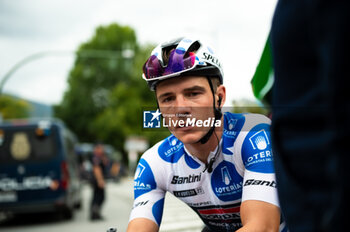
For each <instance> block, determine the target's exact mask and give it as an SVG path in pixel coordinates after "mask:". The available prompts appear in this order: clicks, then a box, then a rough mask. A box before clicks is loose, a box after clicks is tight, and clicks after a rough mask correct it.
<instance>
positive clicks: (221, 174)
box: [211, 161, 243, 201]
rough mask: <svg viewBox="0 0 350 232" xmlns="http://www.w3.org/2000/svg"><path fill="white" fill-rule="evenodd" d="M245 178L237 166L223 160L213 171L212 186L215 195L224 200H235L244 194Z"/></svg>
mask: <svg viewBox="0 0 350 232" xmlns="http://www.w3.org/2000/svg"><path fill="white" fill-rule="evenodd" d="M242 181H243V178H242V177H241V176H240V175H239V174H238V172H237V171H236V168H235V166H234V165H233V164H232V163H230V162H227V161H222V162H221V163H220V164H219V165H218V166H217V167H216V168H215V170H214V171H213V174H212V176H211V186H212V189H213V192H214V193H215V195H216V196H217V197H218V198H219V199H220V200H222V201H233V200H236V199H240V198H241V196H242Z"/></svg>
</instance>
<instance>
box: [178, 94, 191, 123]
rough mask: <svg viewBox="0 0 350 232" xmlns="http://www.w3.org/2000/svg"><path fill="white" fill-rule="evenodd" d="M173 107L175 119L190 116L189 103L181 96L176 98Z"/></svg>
mask: <svg viewBox="0 0 350 232" xmlns="http://www.w3.org/2000/svg"><path fill="white" fill-rule="evenodd" d="M174 107H175V109H174V110H175V114H176V117H178V118H184V117H189V116H190V114H191V105H190V102H189V101H188V100H187V99H186V97H184V96H183V95H180V96H178V97H177V98H176V100H175V105H174Z"/></svg>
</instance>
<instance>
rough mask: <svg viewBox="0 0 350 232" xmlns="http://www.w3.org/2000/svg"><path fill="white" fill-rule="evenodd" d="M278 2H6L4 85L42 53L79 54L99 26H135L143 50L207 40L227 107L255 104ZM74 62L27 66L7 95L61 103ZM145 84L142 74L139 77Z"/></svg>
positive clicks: (2, 18) (0, 11) (0, 56)
mask: <svg viewBox="0 0 350 232" xmlns="http://www.w3.org/2000/svg"><path fill="white" fill-rule="evenodd" d="M275 5H276V0H217V1H213V0H177V1H166V0H148V1H142V0H127V1H121V0H49V1H48V0H0V51H1V52H0V80H1V79H2V78H3V76H4V75H5V74H6V73H7V72H8V71H9V70H10V69H11V68H12V67H13V66H14V65H15V64H16V63H18V62H19V61H21V60H22V59H24V58H26V57H28V56H30V55H33V54H35V53H38V52H43V51H74V50H76V49H77V47H78V46H79V44H81V43H82V42H85V41H87V40H88V39H89V38H90V37H91V36H92V35H93V33H94V30H95V28H96V27H97V26H99V25H108V24H110V23H113V22H117V23H119V24H122V25H129V26H131V27H132V28H133V29H134V30H135V31H136V34H137V38H138V40H139V42H140V43H141V44H145V43H147V42H151V43H155V44H157V43H160V42H163V41H165V40H168V39H171V38H174V37H179V36H183V35H190V36H196V37H199V38H203V39H205V40H206V41H209V43H210V44H211V45H212V47H214V48H215V50H216V53H217V54H218V56H219V57H220V59H221V63H222V64H223V67H224V72H225V77H224V84H225V85H226V88H227V97H228V99H227V101H226V104H225V105H226V106H230V104H231V102H232V100H234V99H240V98H250V99H253V94H252V91H251V87H250V79H251V77H252V75H253V73H254V71H255V68H256V65H257V62H258V60H259V58H260V55H261V52H262V49H263V47H264V43H265V41H266V37H267V35H268V32H269V29H270V26H271V20H272V16H273V11H274V8H275ZM73 61H74V57H73V56H72V55H69V53H64V54H61V55H51V56H45V57H43V58H41V59H37V60H33V61H32V62H29V63H27V64H26V65H23V66H21V67H20V68H19V69H18V70H17V71H16V72H15V73H14V74H13V75H12V76H11V78H10V79H9V81H8V82H7V83H6V85H5V86H4V89H3V90H4V92H8V93H14V94H16V95H19V96H22V97H25V98H28V99H31V100H36V101H39V102H43V103H49V104H53V103H59V102H60V101H61V98H62V95H63V93H64V91H65V89H66V88H67V76H68V72H69V70H70V68H71V67H72V65H73ZM140 78H141V70H140Z"/></svg>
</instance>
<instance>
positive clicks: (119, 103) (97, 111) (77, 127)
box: [54, 23, 166, 158]
mask: <svg viewBox="0 0 350 232" xmlns="http://www.w3.org/2000/svg"><path fill="white" fill-rule="evenodd" d="M151 48H153V46H151V45H147V46H140V45H139V44H138V43H137V40H136V35H135V32H134V31H133V29H131V28H130V27H128V26H121V25H118V24H115V23H114V24H111V25H108V26H100V27H98V28H97V29H96V32H95V35H94V36H93V37H92V38H91V39H90V40H89V41H87V42H86V43H83V44H82V45H81V46H80V47H79V50H78V56H77V58H76V60H75V63H74V67H73V68H72V69H71V71H70V74H69V78H68V85H69V88H68V90H67V91H66V93H65V95H64V98H63V100H62V102H61V103H60V105H58V106H55V108H54V111H55V115H56V116H57V117H59V118H61V119H63V120H64V121H65V123H66V124H67V125H68V126H69V127H70V128H71V129H72V130H73V131H74V132H75V133H76V134H77V135H78V137H79V139H80V140H81V141H86V142H95V141H96V140H100V141H103V142H105V143H109V144H112V145H114V146H115V147H116V148H117V149H118V150H121V151H122V150H123V147H124V141H125V138H126V137H127V136H129V135H143V136H146V137H147V138H148V139H149V140H150V143H151V144H153V143H154V142H155V141H156V140H157V139H160V138H161V137H163V138H164V136H163V135H164V134H165V135H166V133H165V132H162V133H157V132H149V133H144V131H142V128H141V127H142V108H143V106H148V107H155V106H156V104H155V101H154V93H152V92H151V91H149V89H148V88H147V85H146V83H145V82H144V81H143V80H142V79H141V74H142V65H143V63H144V62H145V60H146V59H147V56H148V55H149V53H150V51H151ZM125 51H127V52H128V53H126V54H125ZM123 54H124V55H130V54H133V57H132V58H130V57H129V58H127V57H125V56H123ZM124 158H126V157H125V153H124Z"/></svg>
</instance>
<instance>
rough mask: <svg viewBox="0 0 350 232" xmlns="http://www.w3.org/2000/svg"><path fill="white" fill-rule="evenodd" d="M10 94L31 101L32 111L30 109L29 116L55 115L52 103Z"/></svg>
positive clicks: (43, 116) (44, 116)
mask: <svg viewBox="0 0 350 232" xmlns="http://www.w3.org/2000/svg"><path fill="white" fill-rule="evenodd" d="M6 95H8V96H11V97H13V98H15V99H18V100H24V101H26V102H28V103H29V105H30V111H29V117H31V118H46V117H53V108H52V106H51V105H48V104H44V103H40V102H37V101H32V100H28V99H25V98H22V97H18V96H15V95H13V94H7V93H6Z"/></svg>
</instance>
